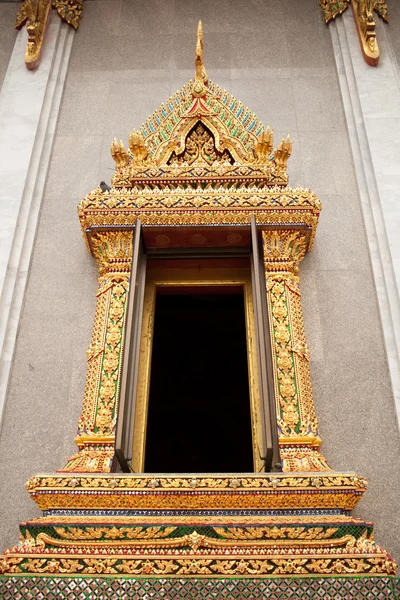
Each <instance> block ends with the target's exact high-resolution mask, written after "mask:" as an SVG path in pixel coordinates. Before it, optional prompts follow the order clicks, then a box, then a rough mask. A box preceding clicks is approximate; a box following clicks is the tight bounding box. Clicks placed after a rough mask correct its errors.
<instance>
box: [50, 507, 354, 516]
mask: <svg viewBox="0 0 400 600" xmlns="http://www.w3.org/2000/svg"><path fill="white" fill-rule="evenodd" d="M89 515H90V516H92V517H93V516H94V517H117V516H119V517H134V516H136V517H163V516H169V517H185V516H186V517H197V516H206V517H227V516H232V517H276V516H282V515H285V516H294V517H298V516H335V515H345V516H350V515H351V511H349V510H341V509H339V508H334V509H331V510H329V509H327V510H323V509H320V510H319V509H312V510H311V509H310V510H304V509H303V510H300V509H293V510H285V511H284V512H283V511H282V510H101V509H100V510H72V509H57V510H44V511H43V516H45V517H48V516H57V517H62V516H67V517H82V516H83V517H86V516H89Z"/></svg>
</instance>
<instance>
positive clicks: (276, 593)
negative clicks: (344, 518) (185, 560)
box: [0, 576, 400, 600]
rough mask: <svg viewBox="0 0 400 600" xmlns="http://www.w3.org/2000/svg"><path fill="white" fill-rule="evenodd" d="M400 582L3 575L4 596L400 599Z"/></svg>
mask: <svg viewBox="0 0 400 600" xmlns="http://www.w3.org/2000/svg"><path fill="white" fill-rule="evenodd" d="M399 592H400V580H399V579H395V578H392V577H315V578H294V579H289V578H287V579H285V578H277V579H133V578H115V579H113V578H105V577H104V578H101V577H96V578H91V577H85V578H84V577H75V578H74V577H4V576H3V577H0V598H2V599H3V600H86V599H96V598H98V599H100V600H118V599H119V598H130V599H133V600H149V599H150V598H164V599H165V600H178V599H179V600H182V598H196V599H201V598H207V599H211V598H218V600H219V599H221V600H222V599H224V598H226V599H231V600H232V599H235V598H240V599H242V600H260V599H261V598H271V599H272V598H273V599H276V600H281V599H282V600H297V599H299V598H302V599H305V600H307V599H313V600H314V599H315V600H318V599H321V600H329V599H330V598H332V599H333V600H353V599H354V600H363V599H364V598H365V599H368V600H374V599H376V600H398V599H399V597H400V596H399V595H398V594H399Z"/></svg>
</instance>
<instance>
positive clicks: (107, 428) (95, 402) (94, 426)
mask: <svg viewBox="0 0 400 600" xmlns="http://www.w3.org/2000/svg"><path fill="white" fill-rule="evenodd" d="M132 237H133V234H132V230H125V231H108V232H103V233H96V234H95V235H93V236H92V238H91V246H92V252H93V253H94V255H95V257H96V259H97V261H98V263H99V274H100V277H99V288H98V291H97V305H96V314H95V319H94V327H93V334H92V341H91V344H90V346H89V348H88V351H87V357H88V371H87V377H86V389H85V395H84V401H83V407H82V414H81V416H80V418H79V423H78V435H77V437H76V438H75V442H76V444H77V446H78V448H79V451H78V452H77V454H74V456H72V457H71V458H70V460H69V461H68V463H67V465H66V466H65V467H64V469H62V471H70V472H71V471H72V472H75V473H109V472H110V467H111V461H112V459H113V456H114V441H115V424H116V419H117V408H118V396H119V383H120V371H121V362H122V355H123V340H124V338H123V334H124V325H125V313H126V305H127V303H126V301H127V297H128V290H129V276H130V270H131V262H132Z"/></svg>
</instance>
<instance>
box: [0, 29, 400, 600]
mask: <svg viewBox="0 0 400 600" xmlns="http://www.w3.org/2000/svg"><path fill="white" fill-rule="evenodd" d="M202 51H203V41H202V29H201V26H199V30H198V38H197V45H196V74H195V77H194V79H193V80H192V81H190V82H189V83H188V84H187V85H185V86H184V87H183V88H182V89H181V90H180V91H179V92H177V93H176V94H175V95H174V96H173V97H172V98H169V99H168V100H167V101H166V102H165V103H164V104H163V105H162V106H161V107H160V108H159V109H158V110H157V111H156V112H155V113H153V115H152V116H151V117H149V118H148V119H147V121H146V122H145V123H144V124H143V126H142V127H141V129H140V131H139V132H136V131H133V132H132V133H131V135H130V137H129V149H128V150H126V149H125V147H124V145H123V143H122V142H120V143H118V142H117V141H116V140H115V141H114V142H113V144H112V148H111V152H112V155H113V157H114V159H115V162H116V166H117V168H116V173H115V175H114V177H113V180H112V188H111V189H104V190H103V189H102V188H101V187H98V188H96V189H95V190H94V191H93V192H91V193H90V194H88V195H87V196H86V198H85V199H84V200H83V201H82V202H81V203H80V205H79V218H80V221H81V226H82V231H83V233H84V237H85V240H86V243H87V246H88V249H89V250H90V252H91V253H92V254H93V255H94V257H95V258H96V260H97V262H98V264H99V286H98V290H97V304H96V314H95V322H94V327H93V335H92V341H91V344H90V346H89V348H88V352H87V359H88V371H87V381H86V388H85V396H84V402H83V407H82V414H81V417H80V419H79V429H78V435H77V438H76V443H77V446H78V452H77V453H76V454H74V456H72V457H71V458H70V460H69V461H68V463H67V465H66V466H65V467H64V468H63V469H61V470H60V471H58V472H57V473H55V474H48V475H46V474H44V475H43V474H39V475H37V476H36V477H32V478H31V479H30V480H29V481H28V483H27V488H28V491H29V492H30V494H31V496H32V498H33V499H34V500H35V502H36V503H37V504H38V506H39V507H40V508H41V509H42V510H43V511H46V512H45V514H44V516H43V517H41V518H39V519H34V520H33V521H31V522H28V523H23V524H22V525H21V541H20V543H19V545H18V546H16V547H14V548H12V549H10V550H8V551H6V553H5V554H4V556H3V557H2V559H1V562H0V565H1V568H2V571H3V573H4V575H3V580H4V581H5V585H6V587H7V590H13V591H15V593H13V592H12V593H13V595H12V596H9V597H10V598H11V597H13V598H14V597H15V598H17V597H39V595H38V594H36V596H35V594H32V593H31V592H30V591H29V592H28V593H25V592H26V591H27V590H31V589H36V590H39V589H45V588H44V587H43V585H44V586H46V591H48V590H50V593H51V594H52V595H57V597H64V596H65V597H66V595H65V594H67V595H68V598H78V595H79V598H81V597H82V596H83V595H86V596H87V597H100V596H101V597H110V598H111V597H113V598H114V597H117V596H118V597H127V596H129V597H136V596H139V595H140V596H141V597H142V596H143V597H144V596H146V595H147V596H148V595H149V594H150V595H152V596H154V597H160V596H161V595H162V596H163V597H166V596H165V594H168V597H178V596H179V597H188V598H189V597H200V595H201V596H202V597H211V595H210V593H211V592H210V590H211V589H212V596H213V597H228V596H229V597H235V598H244V597H249V598H250V597H257V598H264V597H265V598H266V597H282V598H283V597H285V598H286V597H288V595H290V596H291V597H296V598H297V597H299V598H300V597H301V598H303V597H307V598H311V597H313V598H314V597H324V598H325V597H328V596H329V597H335V598H336V597H337V598H339V597H340V598H371V597H385V598H393V599H394V598H395V597H396V592H395V588H394V585H397V584H396V582H395V580H394V578H393V577H391V576H392V575H393V574H394V573H395V571H396V564H395V562H394V561H393V559H392V558H391V557H390V555H389V553H388V552H387V551H385V550H384V549H382V548H381V547H380V546H378V545H377V544H376V543H375V541H374V537H373V527H372V524H371V523H369V522H365V521H363V520H362V519H358V518H355V517H353V516H352V515H351V510H352V509H353V508H354V507H355V506H356V504H357V502H358V501H359V500H360V498H361V497H362V495H363V493H364V491H365V490H366V481H365V479H364V478H363V477H359V476H357V475H356V474H355V473H352V472H350V473H348V472H345V473H338V472H334V471H333V470H332V469H331V468H330V466H329V465H328V464H327V461H326V459H325V458H324V456H323V455H322V454H321V452H320V445H321V439H320V437H319V432H318V422H317V418H316V414H315V408H314V400H313V394H312V386H311V377H310V369H309V356H310V355H309V350H308V346H307V343H306V338H305V333H304V327H303V318H302V308H301V291H300V276H299V272H300V271H299V266H300V264H301V261H302V260H303V258H304V256H305V255H306V253H307V252H308V251H309V250H310V249H311V248H312V245H313V241H314V236H315V233H316V229H317V224H318V218H319V214H320V211H321V205H320V202H319V200H318V198H317V197H316V196H315V195H314V194H313V193H312V192H311V191H310V190H309V189H303V188H300V187H299V188H296V189H292V188H290V187H289V186H288V177H287V172H286V166H287V160H288V158H289V156H290V154H291V149H292V147H291V142H290V140H289V139H286V140H282V142H281V143H280V145H279V146H278V148H275V149H274V146H273V134H272V131H270V129H269V128H267V129H265V128H264V127H263V125H262V124H261V123H260V121H259V120H258V119H257V117H256V116H255V115H254V114H253V113H252V112H251V111H250V110H249V109H247V108H245V107H244V106H243V105H242V104H241V103H240V102H238V101H237V100H236V99H235V98H233V96H231V95H230V94H228V93H227V92H226V91H224V90H222V89H221V88H219V87H218V86H217V85H215V84H214V83H212V82H211V81H209V80H208V78H207V74H206V72H205V69H204V64H203V60H202ZM221 297H222V301H221ZM228 297H229V298H230V300H228ZM221 302H222V305H223V306H222V311H221V306H220V303H221ZM207 303H208V305H209V306H208V307H207V310H205V311H203V308H204V304H207ZM210 306H211V308H210ZM228 311H229V312H230V315H231V318H230V320H229V319H228V318H227V314H225V313H228ZM193 312H197V314H198V315H199V319H198V320H199V322H200V330H197V332H196V331H195V327H194V324H193V318H192V317H193ZM200 313H202V317H201V318H200ZM171 315H175V316H174V317H173V318H172V316H171ZM176 315H178V317H179V319H180V322H181V324H180V326H179V327H176V325H175V323H174V321H176ZM183 316H184V319H183ZM223 317H224V318H225V317H226V322H227V327H228V329H229V328H233V327H235V331H234V335H233V337H229V333H227V331H226V329H225V330H221V331H222V332H221V331H220V334H219V341H218V343H219V342H220V341H221V340H222V341H224V340H228V344H229V345H231V346H232V348H229V352H230V353H228V349H227V347H226V345H225V346H223V344H222V345H221V346H219V347H216V348H213V349H212V351H211V349H210V350H209V355H210V356H209V357H207V358H211V363H212V365H215V363H217V368H218V366H219V362H220V361H219V356H220V355H221V354H223V355H225V356H226V357H229V358H227V363H228V367H229V366H230V367H231V370H230V371H231V372H230V371H229V368H228V370H226V369H225V370H222V369H221V371H220V374H221V381H219V382H218V377H217V378H216V379H214V382H217V383H219V384H220V388H219V390H217V394H216V396H215V395H214V396H213V397H212V400H211V406H210V405H209V406H208V407H206V406H204V407H203V406H202V407H201V408H202V410H203V409H206V408H207V410H209V409H211V410H212V408H213V406H212V403H214V404H215V403H216V402H217V401H218V400H219V399H220V398H221V396H222V395H223V392H221V389H222V390H224V383H225V381H226V380H228V379H229V382H228V383H229V386H230V387H229V386H225V387H229V393H228V400H229V397H230V396H231V395H232V393H233V392H232V385H231V384H232V381H233V382H234V385H238V386H239V383H235V382H238V381H239V372H238V371H239V368H238V366H237V365H238V364H239V363H241V367H243V366H244V370H243V369H242V373H241V376H240V381H241V382H240V386H241V391H240V394H239V395H238V396H240V397H241V399H242V404H241V406H240V407H235V410H234V411H233V412H234V413H235V414H234V415H233V417H234V418H233V419H231V418H230V416H229V417H228V416H227V417H226V418H225V419H224V420H223V423H222V424H221V420H219V418H217V417H218V415H215V418H214V415H212V416H211V417H210V416H209V413H208V417H207V411H206V410H203V414H199V413H198V414H196V412H195V409H197V408H198V405H199V404H201V403H202V398H203V396H204V395H205V394H207V389H205V391H204V388H203V389H201V386H200V384H201V383H202V381H201V379H203V380H204V379H206V380H207V377H208V378H210V376H209V374H206V375H205V376H204V375H200V376H199V375H198V374H195V375H193V371H192V372H191V375H190V378H189V380H188V381H185V377H187V373H183V370H187V371H190V369H191V368H192V365H191V364H190V363H191V362H194V363H195V366H196V365H199V366H201V365H202V364H203V361H202V356H201V355H202V353H204V352H207V351H208V350H207V345H208V346H210V342H209V340H208V337H209V336H210V335H211V333H210V331H211V330H212V333H213V334H215V331H216V330H217V328H218V327H219V326H220V322H221V321H222V318H223ZM168 319H170V320H171V323H169V322H168ZM209 322H210V323H211V327H210V328H209V331H208V332H207V331H205V330H206V328H208V327H209ZM160 323H161V329H160ZM157 328H158V329H157ZM183 329H185V330H184V331H182V330H183ZM160 331H161V335H160ZM192 332H193V334H192V335H190V334H191V333H192ZM183 334H184V335H183ZM185 335H186V338H185ZM204 335H205V338H206V339H205V342H204V341H203V342H201V343H200V341H199V342H198V346H199V348H200V352H199V353H198V354H197V355H196V354H195V352H194V351H193V352H192V353H191V352H186V346H187V345H190V346H191V348H192V349H193V345H194V344H196V342H197V340H200V338H201V336H204ZM172 337H175V338H176V339H174V340H171V338H172ZM233 338H235V339H233ZM211 343H212V342H211ZM199 348H195V350H196V351H197V350H199ZM235 348H236V349H235ZM236 351H238V352H239V354H240V353H241V355H240V356H239V362H238V363H236V362H235V361H236V358H237V357H236V358H235V357H234V354H235V352H236ZM213 352H214V353H213ZM232 352H233V354H232ZM183 353H186V354H187V356H185V357H184V358H182V357H181V355H182V354H183ZM168 354H170V356H167V355H168ZM192 357H193V358H192ZM246 362H247V365H246ZM205 364H207V361H206V363H205ZM209 366H210V365H209V364H208V366H207V368H209ZM180 368H181V369H182V372H179V369H180ZM163 369H164V370H163ZM174 371H177V372H178V378H176V373H175V372H174ZM233 371H235V372H233ZM243 372H244V376H243ZM208 373H209V372H208ZM170 376H171V381H172V387H169V388H168V385H169V384H168V385H167V382H166V380H167V378H169V377H170ZM177 385H182V386H183V393H182V394H181V396H180V399H179V402H178V401H177V399H176V398H174V395H175V388H176V387H177ZM195 386H198V387H199V390H200V392H199V395H198V396H196V394H197V392H198V390H197V389H196V390H194V391H193V393H192V394H191V391H192V390H193V388H194V387H195ZM186 395H187V399H186ZM191 397H192V398H194V402H193V407H192V406H190V399H191ZM221 400H222V399H221ZM205 404H206V403H205ZM170 407H171V408H170ZM188 407H189V408H193V409H194V412H193V413H192V415H189V418H187V419H186V421H185V423H184V424H183V425H182V421H179V418H174V415H172V418H171V416H170V415H169V414H168V413H169V412H170V410H174V411H175V414H176V413H177V412H178V413H179V412H180V413H182V412H184V411H187V408H188ZM221 407H222V412H223V415H222V416H225V415H226V413H227V412H228V404H227V403H226V402H225V403H223V402H222V401H221ZM153 408H155V410H153ZM229 408H230V407H229ZM182 409H183V410H182ZM204 413H206V418H205V422H204V421H203V422H201V419H202V418H203V417H204ZM165 415H166V416H165ZM160 416H161V418H160ZM178 416H179V415H178ZM154 417H155V418H156V421H157V419H158V421H157V422H156V425H155V426H154V423H152V422H151V421H154ZM235 417H236V418H237V419H240V420H241V421H242V423H240V424H239V425H240V426H243V425H244V428H243V429H240V428H236V425H237V424H236V423H235V422H234V421H235ZM179 423H181V426H180V427H178V424H179ZM227 423H229V426H230V427H232V430H233V437H228V436H227V437H226V439H225V442H224V443H223V444H221V445H218V446H217V447H212V444H211V438H212V437H213V436H214V437H218V436H220V437H223V435H224V431H223V429H224V427H225V426H226V424H227ZM164 425H165V427H164ZM213 426H214V428H213ZM163 428H164V430H163ZM165 430H166V431H165ZM230 433H232V432H230ZM146 434H147V436H148V441H149V444H150V445H151V448H150V449H149V448H147V445H146ZM184 436H186V437H190V436H192V437H196V436H197V437H198V438H200V441H201V444H202V446H201V445H200V446H196V447H195V448H196V450H195V451H193V450H192V449H191V448H193V447H191V446H190V445H189V444H186V445H184V444H181V443H180V439H181V438H182V437H184ZM240 436H243V438H245V439H244V446H243V448H244V450H243V454H244V456H243V462H239V460H238V457H237V456H236V457H234V460H233V461H230V462H224V461H225V458H226V457H225V456H223V455H224V454H228V455H229V453H232V452H233V450H232V449H233V447H234V446H235V442H236V440H237V438H238V437H240ZM171 438H174V439H173V440H172V439H171ZM207 444H209V445H210V452H211V454H212V456H211V459H215V463H214V462H213V460H211V461H208V462H207V461H204V456H200V463H197V458H196V457H195V456H194V454H195V452H198V449H199V448H200V450H201V449H202V447H204V446H206V445H207ZM167 445H171V446H174V445H175V446H177V450H175V454H174V453H172V455H170V457H168V454H167V448H166V447H167ZM246 448H247V449H246ZM278 450H279V457H278V456H277V455H278ZM179 451H180V452H182V453H185V454H186V455H189V460H187V458H188V456H184V457H183V459H184V460H181V462H178V461H177V460H176V455H177V453H179ZM162 453H164V454H165V456H162V457H161V456H160V455H161V454H162ZM191 453H192V456H191ZM146 454H147V456H146ZM178 458H179V459H181V458H182V457H178ZM228 458H232V457H228ZM278 460H279V462H280V463H281V466H282V472H275V473H270V472H268V471H269V470H271V469H272V468H274V467H275V464H276V462H277V461H278ZM118 461H119V464H120V466H121V467H122V468H123V470H125V471H135V472H133V473H132V472H123V473H120V472H118V473H116V472H115V471H117V470H118V464H117V462H118ZM163 461H164V462H163ZM185 461H186V462H185ZM170 462H171V466H170V467H169V464H170ZM172 463H173V464H172ZM197 464H198V465H199V466H196V465H197ZM188 467H191V470H192V472H191V473H184V472H183V471H184V470H185V469H186V468H188ZM203 468H207V469H208V472H207V473H200V472H199V471H200V470H202V469H203ZM153 469H156V470H158V469H160V471H161V472H158V473H154V472H153V473H152V474H150V473H149V471H152V470H153ZM173 469H176V470H177V471H178V472H177V473H171V470H173ZM197 469H199V471H198V470H197ZM216 469H232V470H231V471H230V472H222V473H221V472H219V473H216V472H215V470H216ZM242 469H246V470H247V469H248V470H250V471H251V470H252V469H253V470H254V471H256V472H250V473H249V472H247V473H246V472H239V471H241V470H242ZM113 470H114V472H112V471H113ZM265 471H267V472H265ZM277 471H278V469H277ZM42 580H43V581H44V583H43V581H42ZM68 580H70V581H68ZM235 581H236V583H235ZM64 584H65V587H63V589H64V590H66V591H65V594H64V592H62V593H61V595H60V594H59V593H58V590H60V589H61V587H62V586H64ZM214 584H215V585H216V587H215V586H214ZM228 585H229V588H228ZM34 586H36V587H34ZM40 586H42V587H40ZM211 586H213V588H212V587H211ZM232 586H233V587H232ZM235 586H236V587H235ZM234 587H235V591H234V592H233V593H232V590H233V589H234ZM21 590H22V592H21ZM94 590H97V591H98V594H97V596H96V592H93V591H94ZM139 590H140V591H139ZM103 592H104V593H103ZM221 592H223V593H221ZM7 593H8V592H7ZM42 595H43V594H42V593H41V592H40V597H42ZM397 596H398V594H397Z"/></svg>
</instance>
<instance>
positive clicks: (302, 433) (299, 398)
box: [262, 230, 331, 472]
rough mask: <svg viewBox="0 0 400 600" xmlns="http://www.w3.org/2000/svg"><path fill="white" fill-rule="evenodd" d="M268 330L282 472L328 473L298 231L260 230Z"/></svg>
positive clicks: (303, 237)
mask: <svg viewBox="0 0 400 600" xmlns="http://www.w3.org/2000/svg"><path fill="white" fill-rule="evenodd" d="M262 239H263V251H264V268H265V277H266V289H267V304H268V314H269V323H270V329H271V345H272V357H273V371H274V388H275V398H276V411H277V424H278V436H279V447H280V453H281V458H282V462H283V470H284V471H285V472H288V471H296V472H299V471H330V470H331V469H330V467H329V466H328V464H327V462H326V459H325V458H324V457H323V456H322V454H320V452H319V446H320V444H321V439H320V437H319V434H318V421H317V417H316V414H315V409H314V400H313V395H312V387H311V377H310V368H309V359H310V353H309V350H308V347H307V343H306V339H305V334H304V325H303V313H302V309H301V301H300V296H301V294H300V287H299V275H298V272H299V264H300V262H301V261H302V259H303V258H304V255H305V254H306V251H307V241H306V234H305V233H304V232H303V231H299V230H297V231H296V230H294V231H293V230H292V231H290V230H285V231H282V230H281V231H279V230H278V231H277V230H268V231H263V232H262Z"/></svg>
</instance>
